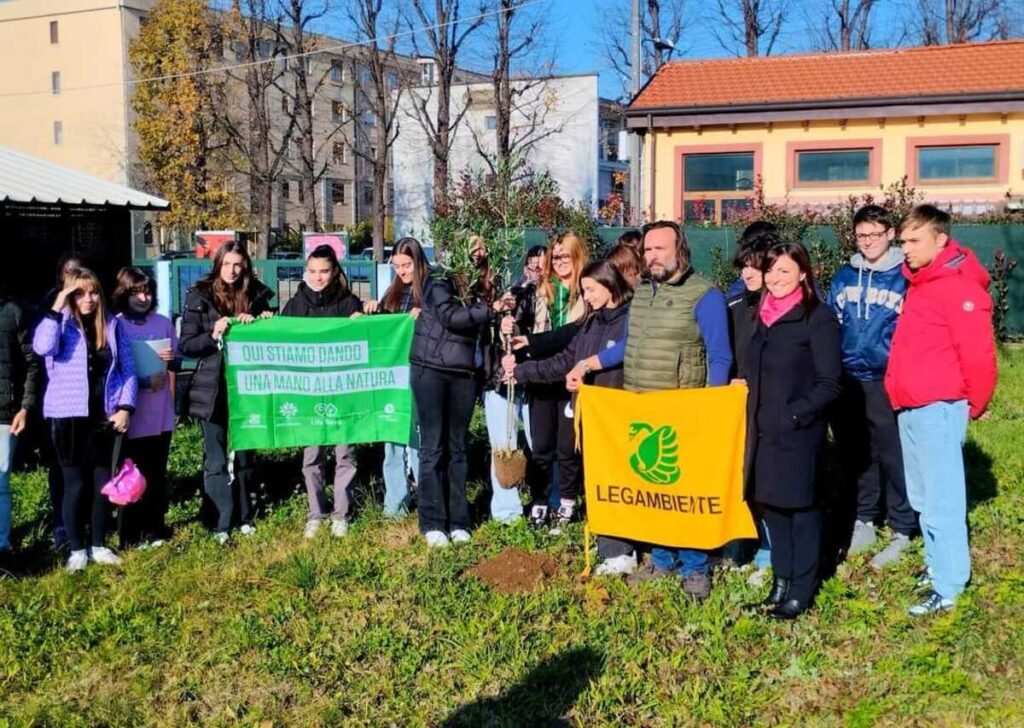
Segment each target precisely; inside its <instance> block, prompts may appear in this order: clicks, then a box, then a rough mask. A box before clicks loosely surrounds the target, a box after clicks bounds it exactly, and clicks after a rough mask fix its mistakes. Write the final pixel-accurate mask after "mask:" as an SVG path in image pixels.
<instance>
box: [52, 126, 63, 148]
mask: <svg viewBox="0 0 1024 728" xmlns="http://www.w3.org/2000/svg"><path fill="white" fill-rule="evenodd" d="M53 143H54V144H56V145H57V146H58V147H59V146H60V145H61V144H63V143H64V122H63V121H55V122H53Z"/></svg>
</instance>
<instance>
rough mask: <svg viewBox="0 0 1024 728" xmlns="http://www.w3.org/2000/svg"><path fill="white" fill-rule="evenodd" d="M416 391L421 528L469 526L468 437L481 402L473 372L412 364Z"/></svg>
mask: <svg viewBox="0 0 1024 728" xmlns="http://www.w3.org/2000/svg"><path fill="white" fill-rule="evenodd" d="M411 376H412V394H413V397H414V398H415V400H416V416H417V417H418V418H419V428H420V450H419V456H420V471H419V474H418V476H417V478H416V480H417V488H418V491H419V522H420V532H421V533H427V532H428V531H445V532H449V531H457V530H460V529H461V530H464V531H468V530H469V527H470V521H469V501H467V500H466V474H467V472H468V470H469V465H468V461H467V460H466V439H467V437H468V435H469V420H470V418H471V417H472V416H473V405H474V404H475V403H476V380H475V379H474V377H473V375H472V374H470V373H468V372H467V373H460V372H444V371H441V370H438V369H431V368H429V367H421V366H416V365H413V367H412V371H411Z"/></svg>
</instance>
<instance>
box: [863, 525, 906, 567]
mask: <svg viewBox="0 0 1024 728" xmlns="http://www.w3.org/2000/svg"><path fill="white" fill-rule="evenodd" d="M908 548H910V536H907V535H906V534H903V533H894V534H893V535H892V538H891V539H890V540H889V543H888V545H886V547H885V548H884V549H882V550H881V551H879V552H878V553H877V554H875V558H873V559H871V562H870V564H871V567H872V568H874V569H884V568H885V567H887V566H890V565H892V564H895V563H896V562H897V561H899V560H900V558H901V557H902V556H903V552H904V551H906V550H907V549H908Z"/></svg>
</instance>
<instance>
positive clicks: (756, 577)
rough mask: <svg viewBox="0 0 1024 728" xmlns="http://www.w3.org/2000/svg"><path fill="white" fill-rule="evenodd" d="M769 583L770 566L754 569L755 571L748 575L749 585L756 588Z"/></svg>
mask: <svg viewBox="0 0 1024 728" xmlns="http://www.w3.org/2000/svg"><path fill="white" fill-rule="evenodd" d="M766 583H768V567H767V566H766V567H764V568H763V569H754V573H753V574H751V575H750V576H748V577H747V585H748V586H752V587H755V588H758V587H762V586H764V585H765V584H766Z"/></svg>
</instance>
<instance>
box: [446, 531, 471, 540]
mask: <svg viewBox="0 0 1024 728" xmlns="http://www.w3.org/2000/svg"><path fill="white" fill-rule="evenodd" d="M448 538H449V540H450V541H451V542H452V543H468V542H469V541H470V539H471V538H472V537H471V536H470V535H469V531H465V530H463V529H461V528H456V529H455V530H454V531H452V532H451V533H450V534H448Z"/></svg>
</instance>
